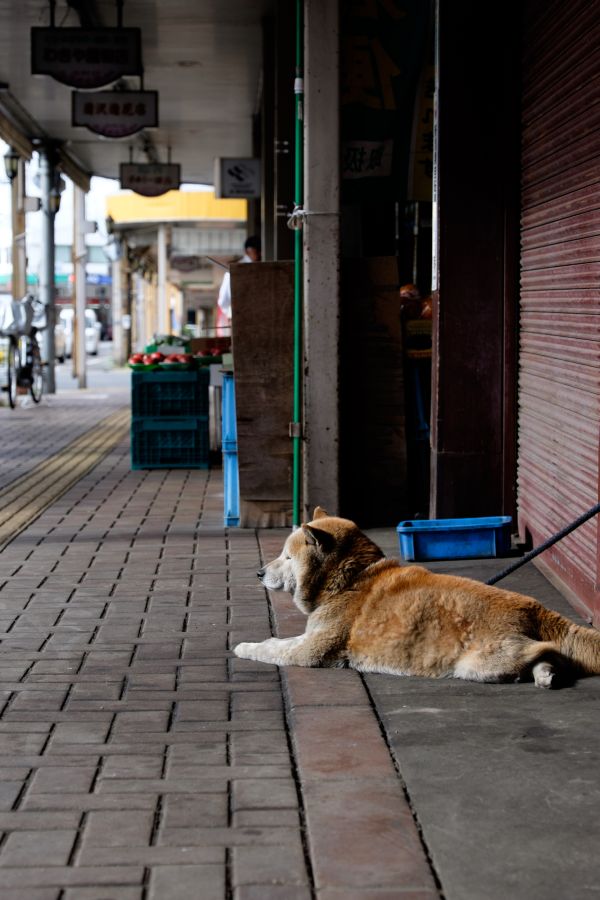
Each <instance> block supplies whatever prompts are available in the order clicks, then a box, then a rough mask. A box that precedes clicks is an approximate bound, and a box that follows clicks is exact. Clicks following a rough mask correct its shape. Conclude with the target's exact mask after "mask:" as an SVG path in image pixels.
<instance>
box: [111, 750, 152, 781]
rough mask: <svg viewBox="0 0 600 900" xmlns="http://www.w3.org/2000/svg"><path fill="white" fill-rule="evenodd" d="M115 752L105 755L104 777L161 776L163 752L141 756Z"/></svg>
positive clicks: (138, 777) (133, 753) (137, 777)
mask: <svg viewBox="0 0 600 900" xmlns="http://www.w3.org/2000/svg"><path fill="white" fill-rule="evenodd" d="M133 751H134V748H133V747H132V753H131V755H125V754H115V755H112V756H110V755H109V756H105V758H104V762H103V765H102V778H136V779H140V778H160V775H161V773H162V769H163V762H164V759H163V754H162V753H161V754H158V755H152V756H140V755H139V754H137V753H135V752H133Z"/></svg>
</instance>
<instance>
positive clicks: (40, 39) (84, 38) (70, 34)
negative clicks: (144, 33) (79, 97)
mask: <svg viewBox="0 0 600 900" xmlns="http://www.w3.org/2000/svg"><path fill="white" fill-rule="evenodd" d="M31 74H32V75H50V76H51V77H52V78H54V79H55V80H56V81H60V82H61V84H67V85H69V86H70V87H74V88H84V89H88V90H90V89H92V88H100V87H105V86H106V85H107V84H111V83H112V82H113V81H116V80H117V78H121V76H123V75H141V74H142V38H141V30H140V29H139V28H32V29H31Z"/></svg>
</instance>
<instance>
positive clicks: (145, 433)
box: [131, 369, 209, 469]
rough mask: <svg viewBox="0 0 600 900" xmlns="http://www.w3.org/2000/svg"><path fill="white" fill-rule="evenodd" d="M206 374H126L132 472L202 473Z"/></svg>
mask: <svg viewBox="0 0 600 900" xmlns="http://www.w3.org/2000/svg"><path fill="white" fill-rule="evenodd" d="M208 384H209V371H208V369H196V370H193V371H190V370H179V371H166V370H164V369H156V370H140V371H133V372H132V373H131V468H132V469H206V468H208V460H209V431H208Z"/></svg>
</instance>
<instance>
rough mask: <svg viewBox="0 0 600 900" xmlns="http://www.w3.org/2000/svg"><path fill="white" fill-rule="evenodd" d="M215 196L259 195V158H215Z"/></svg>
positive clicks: (240, 196) (241, 196)
mask: <svg viewBox="0 0 600 900" xmlns="http://www.w3.org/2000/svg"><path fill="white" fill-rule="evenodd" d="M215 197H221V198H223V197H229V198H231V197H235V198H237V199H240V198H244V197H245V198H252V197H260V159H225V158H223V157H219V158H218V159H216V160H215Z"/></svg>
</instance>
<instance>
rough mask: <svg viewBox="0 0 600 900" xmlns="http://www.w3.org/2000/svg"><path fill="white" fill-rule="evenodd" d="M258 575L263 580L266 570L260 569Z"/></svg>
mask: <svg viewBox="0 0 600 900" xmlns="http://www.w3.org/2000/svg"><path fill="white" fill-rule="evenodd" d="M256 574H257V575H258V577H259V578H262V577H263V575H264V574H265V570H264V569H259V570H258V572H257V573H256Z"/></svg>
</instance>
